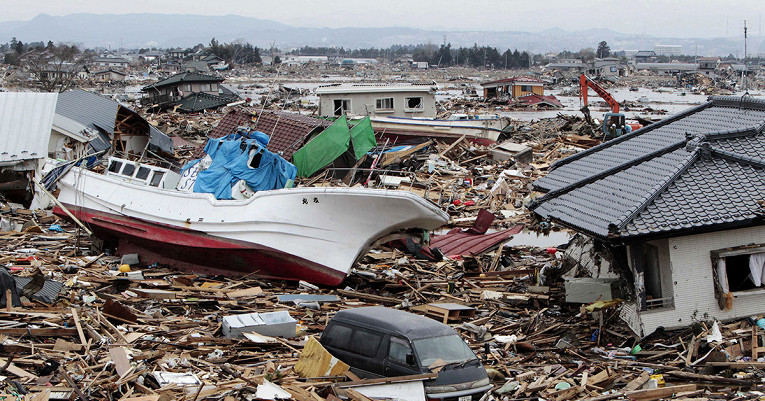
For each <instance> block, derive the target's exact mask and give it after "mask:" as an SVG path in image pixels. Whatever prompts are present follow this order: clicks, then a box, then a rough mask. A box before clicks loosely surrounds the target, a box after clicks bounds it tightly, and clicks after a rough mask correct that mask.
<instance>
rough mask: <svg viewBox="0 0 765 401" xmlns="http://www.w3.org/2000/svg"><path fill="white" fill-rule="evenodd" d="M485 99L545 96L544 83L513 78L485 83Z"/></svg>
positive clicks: (536, 80) (530, 79) (534, 79)
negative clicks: (531, 95)
mask: <svg viewBox="0 0 765 401" xmlns="http://www.w3.org/2000/svg"><path fill="white" fill-rule="evenodd" d="M481 86H483V97H484V98H486V99H492V98H496V99H501V98H510V99H517V98H519V97H521V96H523V95H530V94H537V95H544V94H545V93H544V82H542V81H540V80H538V79H536V78H525V77H513V78H506V79H500V80H497V81H490V82H484V83H482V84H481Z"/></svg>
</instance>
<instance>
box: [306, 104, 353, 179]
mask: <svg viewBox="0 0 765 401" xmlns="http://www.w3.org/2000/svg"><path fill="white" fill-rule="evenodd" d="M350 144H351V135H350V132H349V131H348V122H347V121H346V119H345V116H342V117H340V118H338V119H337V121H335V123H334V124H332V125H330V126H329V127H327V129H325V130H324V131H323V132H322V133H321V134H319V135H318V136H316V138H313V139H312V140H311V141H310V142H308V143H307V144H305V146H303V147H302V148H301V149H300V150H298V151H297V152H295V154H293V155H292V163H293V164H294V165H295V166H297V169H298V173H297V175H298V176H299V177H310V176H311V175H312V174H313V173H315V172H317V171H319V170H320V169H321V168H322V167H324V166H326V165H328V164H330V163H332V162H333V161H335V159H337V158H338V157H340V155H342V154H343V153H345V152H346V151H347V150H348V147H349V146H350Z"/></svg>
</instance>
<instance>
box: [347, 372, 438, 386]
mask: <svg viewBox="0 0 765 401" xmlns="http://www.w3.org/2000/svg"><path fill="white" fill-rule="evenodd" d="M437 376H438V374H437V373H423V374H421V375H408V376H396V377H381V378H379V379H366V380H359V381H354V382H348V383H338V384H337V387H340V388H346V387H354V386H364V385H368V384H390V383H404V382H410V381H418V380H428V379H433V378H435V377H437Z"/></svg>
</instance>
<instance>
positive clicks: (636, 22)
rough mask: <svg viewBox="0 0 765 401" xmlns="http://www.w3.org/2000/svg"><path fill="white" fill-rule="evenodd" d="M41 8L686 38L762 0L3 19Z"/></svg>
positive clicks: (727, 25)
mask: <svg viewBox="0 0 765 401" xmlns="http://www.w3.org/2000/svg"><path fill="white" fill-rule="evenodd" d="M40 13H46V14H50V15H66V14H73V13H95V14H129V13H161V14H202V15H225V14H237V15H243V16H248V17H255V18H263V19H269V20H274V21H278V22H281V23H285V24H289V25H294V26H304V27H331V28H339V27H384V26H406V27H415V28H425V29H448V30H492V31H500V30H518V31H530V32H539V31H543V30H545V29H549V28H554V27H559V28H562V29H565V30H569V31H574V30H584V29H590V28H609V29H613V30H615V31H618V32H624V33H634V34H643V33H645V34H646V35H652V36H671V37H680V38H689V37H704V38H709V37H730V36H743V26H744V20H745V19H746V20H748V22H747V25H748V26H749V33H750V35H760V34H762V16H763V14H765V0H730V1H724V0H664V1H659V0H522V1H519V0H375V1H371V0H324V1H315V0H278V1H260V0H122V1H116V0H0V21H10V20H29V19H32V18H34V17H35V16H36V15H38V14H40Z"/></svg>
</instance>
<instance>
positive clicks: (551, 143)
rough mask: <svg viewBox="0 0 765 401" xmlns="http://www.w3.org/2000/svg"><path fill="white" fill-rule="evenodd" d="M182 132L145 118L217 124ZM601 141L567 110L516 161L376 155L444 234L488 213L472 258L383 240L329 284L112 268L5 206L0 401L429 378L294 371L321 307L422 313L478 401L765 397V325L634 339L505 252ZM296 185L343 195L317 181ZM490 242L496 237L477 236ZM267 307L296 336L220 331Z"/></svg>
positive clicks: (445, 148) (560, 263) (243, 393)
mask: <svg viewBox="0 0 765 401" xmlns="http://www.w3.org/2000/svg"><path fill="white" fill-rule="evenodd" d="M180 119H181V117H179V116H177V115H175V114H164V115H161V116H155V117H154V120H153V122H155V123H158V125H159V126H160V127H162V126H163V125H165V124H166V125H167V126H172V127H176V128H174V129H171V130H166V131H169V133H171V134H173V133H176V134H177V135H178V136H182V137H185V138H186V139H188V140H194V139H195V138H193V136H198V138H197V139H201V138H202V137H203V135H200V134H199V132H203V131H204V129H205V128H206V127H207V126H210V127H212V126H213V125H214V122H215V121H214V117H213V115H203V116H200V117H198V118H196V119H195V120H193V121H190V120H185V121H180ZM184 122H185V125H184ZM188 127H191V128H188ZM597 132H598V129H597V127H593V126H590V125H588V124H587V123H585V122H584V121H583V120H582V119H581V118H578V117H573V116H566V115H559V116H558V117H556V118H552V119H543V120H540V121H536V122H521V121H515V122H513V124H512V126H511V127H510V128H509V129H508V130H507V134H508V135H509V136H510V137H511V138H512V139H513V140H514V141H515V142H518V143H522V144H524V145H525V146H526V147H528V148H529V150H530V153H531V157H530V159H528V160H525V161H521V160H520V159H519V158H514V157H510V158H509V159H507V160H497V158H496V156H495V155H492V153H491V152H492V149H489V148H487V147H482V146H478V145H474V144H471V143H470V142H468V141H466V140H464V138H462V139H460V140H457V141H455V142H453V143H451V144H446V143H437V142H433V143H429V144H427V146H420V147H418V148H417V149H416V150H415V151H412V152H402V153H396V152H394V153H391V154H389V155H388V156H386V158H385V159H384V160H383V162H382V164H381V168H382V169H384V170H381V172H379V173H378V174H376V180H377V181H376V182H377V183H378V185H390V184H389V180H386V177H387V175H386V174H387V173H385V171H395V172H397V173H395V174H393V173H391V174H392V175H394V176H396V177H398V178H401V179H400V180H394V182H395V184H393V185H395V186H396V187H397V188H399V189H404V190H409V191H412V192H415V193H418V194H420V195H422V196H424V197H426V198H428V199H431V200H432V201H433V202H436V203H438V204H439V205H440V206H441V207H442V208H443V209H445V210H447V211H448V212H449V214H450V216H451V221H450V223H449V225H448V227H445V229H456V230H461V229H465V228H467V229H469V228H470V227H474V226H476V225H477V224H478V221H479V220H483V221H485V219H483V218H480V216H481V213H484V214H486V213H487V211H488V213H489V214H490V215H491V216H492V219H491V224H490V227H484V228H486V229H484V230H483V232H484V233H486V234H483V233H479V234H476V235H482V234H483V235H484V237H482V238H486V244H485V245H486V247H482V248H481V249H480V250H479V251H477V252H471V253H462V254H459V255H456V256H454V255H452V256H451V257H444V258H442V259H441V260H437V259H438V258H436V260H432V258H429V257H427V255H425V256H423V254H422V252H418V251H420V249H419V248H418V247H415V249H414V250H412V249H408V248H407V247H406V246H403V247H402V246H395V244H392V243H388V244H383V245H381V246H378V247H376V248H375V249H373V250H372V251H371V252H369V253H368V254H367V255H366V256H365V257H364V258H363V259H362V260H361V263H360V264H359V265H357V266H356V268H354V269H353V270H352V272H351V274H350V275H349V276H348V278H347V279H346V281H345V283H344V284H343V286H342V288H323V287H317V286H315V285H312V284H310V283H305V282H297V283H296V282H285V281H276V280H268V279H263V278H259V277H255V276H242V277H222V276H204V275H197V274H193V273H190V272H181V271H176V270H171V269H168V268H166V267H163V266H158V265H151V266H147V265H145V264H142V263H141V261H140V260H138V258H135V257H133V255H124V256H123V257H121V258H120V257H118V256H112V253H113V251H114V250H113V249H110V248H109V246H108V244H105V243H102V241H100V240H98V239H96V238H94V237H91V236H89V235H88V234H87V233H86V232H84V230H82V229H80V228H79V227H78V226H77V225H74V224H70V223H68V222H66V221H63V220H61V219H59V218H57V217H55V216H53V215H51V214H50V212H46V211H40V210H38V211H30V210H25V209H23V208H21V207H19V206H18V205H15V204H10V203H3V204H2V208H0V213H1V214H2V221H3V223H2V232H1V233H0V239H1V240H2V246H0V250H1V251H0V260H2V262H3V263H4V265H5V267H6V269H0V270H2V271H7V272H10V273H5V274H4V275H3V277H2V280H1V281H0V282H2V283H3V288H5V289H6V291H5V293H4V294H3V296H2V302H0V305H2V309H0V343H1V344H2V352H1V353H0V378H2V384H0V399H5V400H12V399H13V400H20V399H24V400H64V399H67V400H71V399H79V400H96V399H108V400H126V401H127V400H133V401H137V400H147V401H148V400H205V399H208V400H239V399H245V400H252V399H277V398H278V399H286V398H289V399H295V400H299V401H323V400H337V399H338V398H341V399H352V400H354V401H368V400H369V399H370V398H369V397H367V396H365V395H364V394H362V393H361V392H360V391H361V390H359V391H356V390H353V388H356V387H353V386H363V385H375V384H380V383H398V382H404V381H407V380H415V381H416V380H424V379H426V378H428V377H432V375H431V376H428V375H424V376H423V377H398V378H395V377H394V378H384V379H374V380H361V379H359V378H358V377H356V376H355V375H354V374H352V373H350V372H340V373H339V374H332V375H330V374H314V375H309V374H306V372H307V370H306V369H305V368H296V366H298V365H299V361H301V360H303V358H305V359H306V360H303V362H301V363H304V364H305V363H308V364H310V363H312V362H310V360H308V359H309V358H310V355H308V354H309V353H308V352H304V349H305V348H306V347H312V345H307V344H311V343H312V341H313V340H311V339H318V338H319V337H320V335H321V333H322V331H323V329H324V328H325V327H326V325H327V323H328V321H329V320H330V319H331V317H332V316H333V314H334V313H335V312H337V311H338V310H341V309H346V308H356V307H361V306H368V305H383V306H387V307H391V308H400V309H404V310H408V311H412V312H415V313H420V314H424V315H426V316H429V317H432V318H434V319H437V320H439V321H443V322H445V323H447V324H449V325H450V326H451V327H453V328H454V329H456V330H457V332H459V334H460V335H461V336H462V337H463V338H464V340H465V341H466V342H467V343H468V344H469V345H470V347H471V348H472V349H473V351H474V352H475V354H476V355H477V356H478V358H479V359H480V360H481V361H482V363H483V365H484V366H485V368H486V370H487V373H488V374H489V377H490V379H491V382H492V384H493V388H492V390H491V391H490V392H489V393H487V395H486V396H485V398H486V399H489V398H494V399H501V400H516V399H519V400H520V399H524V400H525V399H545V400H556V401H561V400H574V399H590V400H609V399H632V400H657V399H669V398H671V399H694V400H701V399H727V400H746V399H756V398H760V397H762V396H763V395H765V393H763V392H762V391H765V384H764V383H763V378H764V377H765V373H763V371H762V368H763V367H765V362H763V359H762V358H761V357H760V355H762V354H763V353H765V346H762V345H761V344H762V339H761V337H762V333H763V332H761V331H759V330H761V329H760V328H759V325H760V324H762V325H765V320H762V321H757V320H754V319H752V320H742V321H737V322H731V323H727V324H720V323H719V322H706V321H704V320H703V319H700V320H699V321H698V322H697V323H696V324H694V325H693V326H692V327H690V328H688V329H686V330H682V331H664V330H657V332H654V333H652V334H650V335H648V336H646V337H644V338H638V337H636V336H635V335H634V334H632V333H631V332H630V331H629V329H627V328H626V324H624V323H623V322H622V321H621V320H620V319H619V316H618V315H619V312H618V308H619V301H618V300H617V301H598V302H595V303H592V304H589V305H581V304H573V303H566V302H565V295H564V291H563V281H562V279H561V276H562V275H563V274H564V273H565V272H566V270H567V269H569V268H571V263H569V262H570V261H569V260H568V257H567V255H566V244H565V241H563V242H564V243H560V244H553V245H550V246H528V245H526V246H524V245H517V246H505V245H504V244H505V242H506V241H507V240H508V239H509V238H510V234H509V233H510V232H513V233H518V231H520V227H521V226H523V227H525V228H527V229H530V230H532V231H538V232H542V233H543V235H544V233H545V232H549V230H550V227H547V226H545V225H544V224H540V223H539V222H537V221H534V220H533V219H532V218H531V216H530V214H529V213H528V211H526V209H525V208H524V204H525V203H526V202H528V200H529V199H530V198H531V197H532V196H534V194H533V193H532V191H531V185H530V184H531V182H532V181H533V180H535V179H536V178H538V177H540V176H542V175H544V173H545V171H546V168H547V167H549V165H550V164H551V163H553V162H554V161H555V160H558V159H560V158H562V157H565V156H568V155H571V154H573V153H575V152H578V151H581V150H582V149H586V148H589V147H592V146H594V145H597V144H598V143H600V138H598V135H597ZM184 152H187V153H184ZM192 152H193V147H189V148H188V149H185V150H184V149H181V150H180V151H179V155H180V156H184V155H185V156H190V155H191V153H192ZM511 156H513V155H511ZM516 156H517V155H516ZM300 185H304V186H324V185H344V184H343V181H342V180H341V179H339V178H331V176H330V175H319V176H317V177H314V178H312V179H310V180H304V182H301V183H300ZM357 185H358V184H357ZM496 233H507V235H505V236H503V237H502V238H501V239H499V240H497V239H493V240H492V241H489V237H488V236H491V235H492V234H496ZM437 234H438V233H437ZM492 238H494V237H492ZM436 239H437V236H435V237H434V238H433V241H434V242H435V241H436ZM447 256H448V255H447ZM454 304H458V305H462V306H461V307H460V308H456V309H455V308H454V307H453V306H452V305H454ZM276 311H286V313H287V314H288V315H289V317H291V318H292V319H294V320H295V321H296V323H295V332H294V333H293V332H290V330H289V329H288V330H287V331H288V335H284V336H268V335H263V334H256V333H255V332H248V331H247V330H246V328H244V330H235V331H232V329H231V327H229V326H228V325H227V323H226V320H225V319H224V318H225V317H228V316H234V315H242V314H251V313H259V314H262V313H267V312H276ZM264 325H265V326H268V325H269V324H268V322H266V323H264ZM242 332H244V333H242ZM232 333H233V334H232ZM433 370H434V371H437V370H438V367H434V368H433ZM315 371H316V370H314V372H315ZM349 385H351V387H349ZM390 397H392V398H396V397H397V395H396V394H390Z"/></svg>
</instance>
